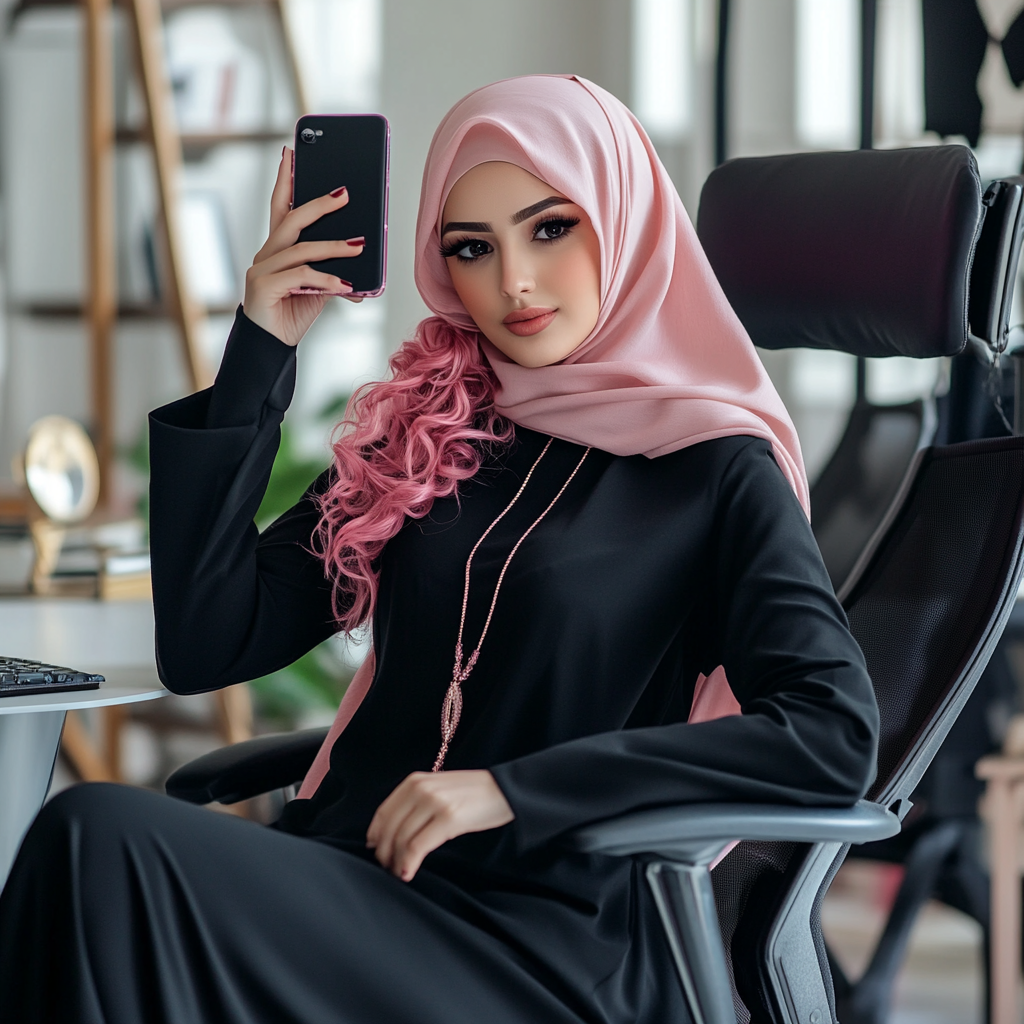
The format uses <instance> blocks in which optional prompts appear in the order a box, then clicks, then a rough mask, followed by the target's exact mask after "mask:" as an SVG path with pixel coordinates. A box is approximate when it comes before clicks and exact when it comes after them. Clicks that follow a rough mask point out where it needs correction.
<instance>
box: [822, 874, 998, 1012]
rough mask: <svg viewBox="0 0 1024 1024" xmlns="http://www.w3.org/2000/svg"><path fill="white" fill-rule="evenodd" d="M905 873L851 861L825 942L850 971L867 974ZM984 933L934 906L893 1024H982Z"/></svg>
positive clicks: (921, 922) (826, 923) (827, 919)
mask: <svg viewBox="0 0 1024 1024" xmlns="http://www.w3.org/2000/svg"><path fill="white" fill-rule="evenodd" d="M899 871H900V869H899V868H893V867H890V866H888V865H877V864H870V863H867V862H864V861H849V862H847V863H846V864H844V865H843V867H842V868H841V869H840V872H839V874H838V875H837V876H836V879H835V881H834V882H833V883H832V888H831V889H830V890H829V894H828V896H827V897H826V899H825V903H824V907H823V909H822V926H823V928H824V930H825V937H826V939H827V940H828V942H829V945H830V946H831V947H832V950H833V952H834V953H835V955H836V956H837V957H838V959H839V961H840V963H841V964H842V965H843V967H844V968H845V969H846V971H847V973H849V974H850V975H851V976H853V977H856V976H857V975H858V974H859V973H860V972H861V971H862V970H863V968H864V966H865V964H866V962H867V958H868V956H869V955H870V952H871V950H872V949H873V948H874V944H875V941H876V940H877V937H878V934H879V932H880V931H881V928H882V925H883V922H884V921H885V918H886V916H887V913H888V905H889V903H890V902H891V900H892V897H893V896H894V895H895V891H896V887H897V885H898V884H899V877H900V876H899ZM981 1000H982V959H981V931H980V929H979V928H978V926H977V925H976V924H975V922H974V921H972V920H971V919H970V918H968V917H965V916H964V915H962V914H960V913H958V912H957V911H955V910H950V909H949V908H947V907H945V906H942V905H941V904H938V903H930V904H929V905H928V906H927V907H926V908H925V911H924V912H923V913H922V915H921V916H920V918H919V919H918V921H917V924H916V926H915V928H914V933H913V936H912V938H911V945H910V952H909V955H908V957H907V961H906V963H905V965H904V968H903V971H902V972H901V974H900V977H899V980H898V982H897V985H896V998H895V1005H894V1007H893V1012H892V1015H891V1016H890V1018H889V1021H888V1024H981V1019H982V1018H981Z"/></svg>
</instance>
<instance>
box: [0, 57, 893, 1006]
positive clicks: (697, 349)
mask: <svg viewBox="0 0 1024 1024" xmlns="http://www.w3.org/2000/svg"><path fill="white" fill-rule="evenodd" d="M341 184H342V183H341V182H339V185H341ZM288 195H289V160H288V154H287V152H286V154H285V158H284V159H282V163H281V169H280V173H279V176H278V181H277V186H276V188H275V190H274V196H273V200H272V207H271V210H272V213H271V231H270V236H269V238H268V240H267V242H266V245H264V247H263V249H262V250H261V251H260V252H259V253H258V254H257V256H256V260H255V262H254V264H253V266H252V269H251V270H250V271H249V273H248V275H247V281H246V292H245V300H244V304H243V308H242V310H241V311H240V312H239V313H238V316H237V319H236V322H235V326H234V328H233V330H232V333H231V337H230V339H229V341H228V346H227V350H226V352H225V355H224V360H223V363H222V365H221V369H220V373H219V375H218V378H217V382H216V384H215V385H214V386H213V388H211V389H210V390H208V391H204V392H201V393H199V394H196V395H192V396H191V397H189V398H185V399H183V400H181V401H179V402H176V403H174V404H173V405H170V406H167V407H166V408H163V409H159V410H157V411H156V412H155V413H154V414H153V416H152V461H153V479H152V509H153V512H152V549H153V580H154V596H155V607H156V622H157V654H158V659H159V665H160V672H161V675H162V678H163V679H164V681H165V682H166V683H167V685H168V686H169V687H170V688H171V689H172V690H175V691H176V692H179V693H194V692H201V691H205V690H211V689H214V688H217V687H221V686H227V685H229V684H232V683H236V682H239V681H240V680H245V679H251V678H253V677H255V676H259V675H262V674H264V673H267V672H270V671H272V670H274V669H277V668H280V667H281V666H284V665H287V664H288V663H289V662H291V661H292V660H294V659H295V658H297V657H298V656H299V655H301V654H302V653H303V652H305V651H307V650H309V649H310V648H311V647H312V646H313V645H315V644H317V643H319V642H320V641H322V640H324V639H325V638H326V637H328V636H330V635H331V634H333V633H334V632H336V631H337V630H339V629H342V630H352V629H354V628H355V627H358V626H360V625H362V624H364V623H371V624H372V629H373V643H374V652H375V653H374V656H373V658H372V660H371V661H369V662H368V663H367V666H366V667H365V668H364V670H362V671H361V672H360V674H359V677H358V678H357V680H356V681H355V683H354V684H353V686H352V687H351V688H350V691H349V694H348V695H347V696H346V699H345V701H344V702H343V705H342V708H341V710H340V712H339V716H338V720H337V722H336V724H335V728H334V729H333V730H332V733H331V735H330V737H329V738H328V741H327V743H326V744H325V746H324V749H323V750H322V751H321V753H320V755H319V756H318V759H317V763H316V764H315V765H314V767H313V769H312V771H311V772H310V776H309V777H308V778H307V780H306V782H305V784H304V785H303V787H302V790H301V792H300V796H299V799H296V800H294V801H293V802H292V803H290V804H289V805H288V806H287V807H286V808H285V811H284V814H283V816H282V817H281V819H280V821H278V822H277V823H276V825H275V826H274V827H272V828H264V827H260V826H258V825H256V824H254V823H251V822H247V821H244V820H240V819H238V818H233V817H228V816H224V815H218V814H211V813H209V812H208V811H205V810H203V809H201V808H196V807H192V806H189V805H186V804H182V803H178V802H175V801H173V800H170V799H168V798H166V797H163V796H159V795H157V794H153V793H148V792H143V791H139V790H134V789H129V788H126V787H119V786H109V785H90V786H79V787H75V788H73V789H71V790H68V791H66V792H64V793H62V794H60V795H59V796H57V797H56V798H55V799H54V800H52V801H51V802H50V803H49V804H48V805H47V806H46V807H45V808H44V809H43V811H42V812H41V813H40V815H39V817H38V819H37V821H36V823H35V824H34V825H33V827H32V829H31V831H30V832H29V834H28V836H27V838H26V839H25V842H24V844H23V846H22V849H21V852H20V855H19V857H18V860H17V863H16V865H15V867H14V870H13V872H12V874H11V877H10V882H9V884H8V886H7V888H6V889H5V891H4V893H3V896H2V899H0V1006H2V1007H3V1012H4V1016H5V1019H9V1020H12V1021H15V1020H16V1021H19V1022H21V1024H29V1022H44V1021H46V1022H50V1021H61V1022H67V1024H73V1022H76V1024H77V1022H82V1024H86V1022H88V1024H93V1022H95V1024H100V1022H104V1024H139V1022H143V1021H145V1022H146V1024H149V1022H154V1024H155V1022H167V1024H257V1022H265V1024H271V1022H273V1024H279V1022H282V1021H289V1022H300V1024H326V1022H361V1024H362V1022H365V1024H371V1022H373V1024H434V1022H437V1024H453V1022H474V1024H476V1022H484V1021H486V1022H488V1024H522V1022H524V1021H530V1022H533V1024H541V1022H550V1024H555V1022H558V1024H570V1022H573V1024H578V1022H598V1021H600V1022H622V1024H626V1022H629V1024H655V1022H657V1024H665V1022H667V1021H680V1020H685V1019H686V1017H687V1013H686V1010H685V1008H684V1004H683V999H682V995H681V992H680V989H679V985H678V982H677V979H676V977H675V974H674V970H673V966H672V961H671V957H670V954H669V950H668V947H667V945H666V944H665V941H664V939H663V937H662V935H661V932H660V927H659V923H658V918H657V913H656V910H655V907H654V905H653V902H652V899H651V896H650V894H649V892H648V891H647V889H646V887H645V884H644V881H643V874H642V871H641V870H640V869H639V868H638V866H637V865H636V864H634V863H632V862H631V861H629V860H628V859H616V858H608V857H601V856H589V855H582V854H578V853H574V852H571V851H569V850H567V849H565V848H563V847H562V846H561V845H560V844H559V838H560V837H561V836H563V835H564V834H565V833H566V832H568V831H570V830H571V829H574V828H576V827H577V826H580V825H583V824H586V823H588V822H593V821H596V820H599V819H602V818H607V817H609V816H612V815H617V814H621V813H623V812H626V811H633V810H637V809H640V808H647V807H657V806H659V805H665V804H673V803H679V802H681V801H728V800H734V801H773V802H791V803H796V804H801V803H802V804H825V805H836V806H839V805H846V804H850V803H852V802H853V801H854V800H856V799H857V798H858V797H860V796H861V795H862V793H863V792H864V790H865V788H866V786H867V784H868V782H869V781H870V779H871V776H872V771H873V765H874V750H875V738H876V731H877V711H876V708H875V705H874V698H873V694H872V689H871V686H870V682H869V680H868V677H867V674H866V672H865V668H864V662H863V659H862V657H861V653H860V650H859V648H858V646H857V644H856V643H855V642H854V640H853V638H852V637H851V636H850V633H849V632H848V630H847V626H846V622H845V619H844V616H843V612H842V609H841V608H840V606H839V604H838V603H837V601H836V599H835V596H834V594H833V592H832V588H831V586H830V584H829V579H828V576H827V574H826V573H825V570H824V568H823V566H822V563H821V559H820V557H819V554H818V551H817V548H816V546H815V543H814V539H813V537H812V535H811V531H810V528H809V525H808V521H807V516H806V506H807V487H806V481H805V479H804V474H803V468H802V463H801V458H800V451H799V446H798V443H797V439H796V435H795V433H794V430H793V427H792V424H791V422H790V420H789V418H788V417H787V415H786V412H785V409H784V408H783V406H782V403H781V402H780V400H779V398H778V396H777V395H776V393H775V391H774V390H773V388H772V386H771V384H770V382H769V380H768V378H767V376H766V374H765V372H764V370H763V368H762V367H761V364H760V363H759V361H758V358H757V355H756V353H755V351H754V349H753V347H752V345H751V343H750V341H749V339H748V338H747V336H746V334H745V332H744V331H743V328H742V327H741V325H740V323H739V321H738V320H737V318H736V316H735V315H734V313H733V312H732V310H731V309H730V307H729V305H728V303H727V301H726V300H725V297H724V295H723V293H722V291H721V289H720V287H719V285H718V283H717V282H716V280H715V278H714V275H713V274H712V272H711V270H710V267H709V265H708V263H707V261H706V259H705V257H704V255H703V253H702V251H701V249H700V246H699V244H698V243H697V240H696V237H695V235H694V232H693V229H692V227H691V226H690V223H689V221H688V219H687V217H686V214H685V212H684V210H683V207H682V205H681V203H680V201H679V198H678V196H677V195H676V192H675V190H674V188H673V187H672V185H671V182H670V181H669V178H668V176H667V174H666V172H665V170H664V168H663V167H662V165H661V163H660V162H659V161H658V158H657V156H656V155H655V152H654V150H653V148H652V146H651V144H650V142H649V140H648V139H647V137H646V135H645V134H644V133H643V131H642V129H641V128H640V127H639V125H638V124H637V122H636V120H635V119H634V118H633V117H632V115H631V114H630V113H629V112H628V111H627V110H626V109H625V107H623V106H622V104H621V103H619V102H618V101H617V100H616V99H615V98H614V97H612V96H611V95H609V94H608V93H607V92H605V91H604V90H602V89H600V88H598V87H597V86H595V85H593V84H591V83H589V82H587V81H584V80H583V79H579V78H574V77H558V76H535V77H528V78H522V79H514V80H511V81H506V82H501V83H498V84H496V85H491V86H488V87H486V88H483V89H480V90H478V91H476V92H474V93H472V94H471V95H469V96H468V97H466V98H465V99H464V100H462V101H461V102H460V103H458V104H457V105H456V106H455V107H454V108H453V109H452V111H451V112H450V113H449V114H448V116H447V117H446V118H445V119H444V121H443V122H442V123H441V125H440V127H439V128H438V130H437V133H436V135H435V137H434V141H433V144H432V146H431V149H430V153H429V156H428V158H427V165H426V171H425V173H424V178H423V192H422V197H421V203H420V212H419V222H418V226H417V233H416V280H417V284H418V286H419V289H420V292H421V294H422V295H423V298H424V300H425V301H426V303H427V304H428V306H429V307H430V308H431V309H432V310H433V312H434V314H435V315H434V316H433V317H430V318H428V319H426V320H424V321H423V322H422V323H421V324H420V325H419V328H418V330H417V332H416V336H415V338H414V339H413V340H412V341H408V342H406V343H405V344H404V345H403V346H402V347H401V348H400V349H399V350H398V352H397V353H396V354H395V356H394V357H393V358H392V360H391V370H392V377H391V379H390V380H389V381H387V382H385V383H381V384H377V385H374V386H372V387H369V388H366V389H364V390H363V391H362V392H361V393H360V394H359V395H358V396H357V397H356V399H355V400H354V401H353V402H352V404H351V406H350V409H349V412H348V416H347V419H346V421H345V422H344V425H343V429H342V431H341V433H340V436H339V437H338V439H337V441H336V443H335V446H334V452H335V459H334V464H333V466H332V467H331V469H330V470H328V471H327V472H325V473H324V474H323V475H322V476H321V477H320V478H319V479H318V480H316V481H315V482H314V483H313V485H312V486H311V487H310V489H309V491H308V492H307V493H306V495H305V496H304V497H303V498H302V500H301V501H299V503H298V504H297V505H296V506H295V507H294V508H293V509H292V510H291V511H290V512H288V513H286V514H285V515H284V516H282V517H281V518H280V519H279V520H278V521H277V522H275V523H274V524H273V525H272V526H271V527H269V528H268V529H267V530H265V531H264V532H263V534H262V535H260V534H258V533H257V530H256V528H255V526H254V525H253V522H252V519H253V515H254V513H255V511H256V509H257V507H258V505H259V503H260V499H261V497H262V495H263V491H264V488H265V486H266V482H267V478H268V474H269V473H270V467H271V463H272V462H273V459H274V454H275V451H276V448H277V443H278V432H279V425H280V422H281V418H282V416H283V415H284V411H285V409H286V408H287V406H288V403H289V400H290V399H291V395H292V388H293V383H294V378H295V352H296V345H297V344H298V342H299V340H300V339H301V337H302V335H303V334H304V333H305V331H306V329H307V328H308V327H309V325H310V323H311V322H312V321H313V320H314V319H315V317H316V316H317V314H318V313H319V312H320V310H321V309H322V308H323V305H324V303H325V302H326V301H327V296H328V295H330V294H344V293H345V291H346V286H345V285H344V283H343V282H341V281H340V279H338V278H334V277H331V276H329V275H326V274H323V273H319V272H316V271H314V270H312V269H311V268H310V267H309V266H308V265H307V263H308V261H310V260H316V259H321V258H324V257H327V256H338V255H340V256H346V255H348V256H352V255H355V254H356V253H358V252H359V247H358V246H357V245H349V244H348V243H345V242H338V243H327V242H324V243H309V244H304V243H297V237H298V233H299V231H300V229H301V228H302V227H304V226H305V225H307V224H310V223H311V222H313V221H314V220H316V219H317V218H318V217H320V216H322V215H323V214H324V213H326V212H328V211H330V210H333V209H337V208H338V207H340V206H342V205H344V204H345V203H346V202H349V201H351V202H353V203H356V202H358V197H357V196H352V197H351V200H350V199H349V197H348V196H347V194H345V193H344V191H341V190H339V192H337V193H332V194H331V195H329V196H324V197H323V198H321V199H317V200H315V201H313V202H311V203H308V204H306V205H305V206H302V207H299V208H297V209H294V210H290V209H289V201H288ZM311 291H313V292H314V294H310V292H311ZM453 665H454V668H453ZM726 676H727V681H726ZM698 681H700V682H701V683H702V684H704V683H705V681H706V685H704V686H703V690H702V692H701V695H700V700H701V701H704V702H705V704H708V705H710V706H711V708H712V710H711V713H710V714H715V713H717V712H718V711H721V710H722V709H723V708H724V707H726V706H727V705H729V704H730V703H731V702H732V695H733V694H734V695H735V701H736V702H738V703H737V704H736V710H741V711H742V713H741V714H734V715H731V716H727V717H719V718H717V719H716V720H713V721H710V720H705V721H700V722H694V721H691V722H687V719H688V717H690V716H691V710H692V707H693V704H694V694H695V688H696V686H697V684H698ZM730 685H731V693H730V691H729V689H728V687H729V686H730ZM697 717H700V718H703V719H707V718H709V717H710V715H709V713H708V712H707V711H706V710H705V712H704V713H702V714H701V715H699V716H697Z"/></svg>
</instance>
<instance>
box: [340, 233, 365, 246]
mask: <svg viewBox="0 0 1024 1024" xmlns="http://www.w3.org/2000/svg"><path fill="white" fill-rule="evenodd" d="M345 244H346V245H366V236H365V235H360V236H359V237H358V238H346V239H345Z"/></svg>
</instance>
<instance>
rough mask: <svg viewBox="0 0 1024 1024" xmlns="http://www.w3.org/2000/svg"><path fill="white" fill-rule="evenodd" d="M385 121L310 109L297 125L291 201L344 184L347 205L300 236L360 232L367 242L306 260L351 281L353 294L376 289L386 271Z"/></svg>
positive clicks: (372, 292)
mask: <svg viewBox="0 0 1024 1024" xmlns="http://www.w3.org/2000/svg"><path fill="white" fill-rule="evenodd" d="M388 140H389V130H388V122H387V119H386V118H385V117H383V116H382V115H380V114H308V115H306V116H305V117H302V118H300V119H299V121H298V123H297V124H296V125H295V163H294V166H293V169H292V205H293V206H301V205H302V204H303V203H307V202H309V200H311V199H316V198H317V197H319V196H322V195H326V194H327V193H328V192H333V191H334V190H335V189H336V188H340V187H341V186H342V185H345V186H346V187H347V188H348V195H349V199H348V205H347V206H344V207H342V208H341V209H340V210H335V211H334V212H333V213H329V214H327V215H326V216H324V217H321V218H320V219H319V220H318V221H317V222H316V223H315V224H311V225H310V226H309V227H308V228H305V229H303V231H302V232H301V233H300V234H299V240H300V241H302V242H316V241H332V240H335V239H344V238H355V237H357V236H359V235H363V236H364V237H365V238H366V247H365V248H364V249H363V251H362V253H360V254H359V255H358V256H355V257H352V258H350V259H341V258H338V259H329V260H318V261H317V262H315V263H311V264H310V266H311V267H313V268H314V269H315V270H321V271H323V272H325V273H328V274H334V275H336V276H337V277H340V278H342V279H343V280H345V281H350V282H351V283H352V287H353V294H356V295H379V294H380V293H381V292H382V291H384V283H385V280H386V277H387V237H388V236H387V230H388V229H387V213H388V149H389V146H388Z"/></svg>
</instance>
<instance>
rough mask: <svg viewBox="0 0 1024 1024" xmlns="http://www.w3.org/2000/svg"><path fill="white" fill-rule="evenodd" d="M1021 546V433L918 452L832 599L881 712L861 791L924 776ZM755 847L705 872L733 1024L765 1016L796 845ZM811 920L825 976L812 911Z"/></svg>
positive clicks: (904, 788) (903, 785) (992, 624)
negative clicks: (729, 977) (766, 979)
mask: <svg viewBox="0 0 1024 1024" xmlns="http://www.w3.org/2000/svg"><path fill="white" fill-rule="evenodd" d="M1022 549H1024V438H1021V437H1008V438H998V439H995V440H988V441H973V442H968V443H965V444H958V445H950V446H948V447H943V448H927V449H923V450H922V451H921V452H919V453H918V456H917V458H916V460H915V463H914V466H913V467H912V470H911V472H910V473H909V474H908V476H907V481H906V484H905V486H904V488H903V490H902V492H901V493H900V495H899V496H898V497H897V500H896V501H895V502H894V504H893V508H892V510H891V511H890V514H889V515H888V516H886V518H885V520H884V522H883V523H882V525H881V526H880V527H879V529H878V531H877V533H876V535H875V538H874V539H873V540H872V542H871V544H870V545H869V547H868V550H867V551H866V552H865V554H864V555H863V556H862V557H861V559H860V560H859V561H858V563H857V565H856V566H855V567H854V570H853V572H852V573H851V577H850V580H849V582H848V583H847V584H846V586H845V587H844V588H843V592H842V593H841V594H840V597H841V598H842V599H843V606H844V608H845V609H846V611H847V615H848V616H849V619H850V628H851V630H852V632H853V635H854V636H855V637H856V638H857V641H858V643H859V644H860V645H861V649H862V650H863V651H864V656H865V659H866V661H867V664H868V671H869V673H870V674H871V678H872V681H873V683H874V685H875V694H876V697H877V699H878V703H879V710H880V713H881V721H882V730H881V735H880V739H879V749H878V772H877V777H876V780H875V783H874V785H873V786H872V788H871V791H870V792H869V794H868V796H869V798H870V799H874V800H877V801H879V802H881V803H883V804H886V805H890V804H892V803H893V802H895V801H896V800H899V799H906V798H907V797H909V795H910V793H911V791H912V790H913V788H914V786H915V785H916V783H917V781H918V780H919V779H920V777H921V775H922V774H923V773H924V770H925V769H926V768H927V766H928V763H929V761H930V760H931V758H932V757H933V756H934V754H935V752H936V750H937V749H938V747H939V746H940V744H941V742H942V740H943V738H944V737H945V735H946V733H947V732H948V731H949V728H950V726H951V725H952V723H953V721H954V720H955V719H956V716H957V714H958V713H959V711H960V709H961V708H962V707H963V705H964V703H966V701H967V698H968V697H969V696H970V693H971V690H972V689H973V687H974V685H975V683H976V682H977V680H978V677H979V676H980V675H981V672H982V670H983V669H984V667H985V663H986V662H987V661H988V658H989V656H990V655H991V653H992V650H993V648H994V647H995V644H996V641H997V640H998V639H999V635H1000V633H1001V632H1002V629H1003V627H1004V625H1005V623H1006V620H1007V618H1008V617H1009V614H1010V611H1011V610H1012V607H1013V603H1014V599H1015V597H1016V594H1017V587H1018V586H1019V584H1020V578H1021V572H1022V568H1024V560H1022ZM767 845H768V844H763V843H758V844H754V843H741V844H740V845H739V846H738V847H737V848H736V849H735V850H734V851H733V852H732V853H731V854H730V855H729V856H728V857H727V858H726V859H725V860H724V861H723V862H722V864H721V865H720V866H719V867H718V868H716V869H715V871H714V872H713V873H712V882H713V885H714V889H715V902H716V905H717V908H718V915H719V921H720V923H721V925H722V932H723V938H724V940H725V946H726V953H727V956H728V958H729V960H730V967H731V969H732V973H733V977H734V980H735V983H736V989H737V991H736V993H735V996H734V1000H735V1002H736V1004H737V1006H736V1008H737V1019H738V1020H739V1021H740V1024H745V1022H747V1021H750V1020H754V1021H761V1020H773V1019H774V1016H775V1014H774V1010H773V1008H772V1004H771V1000H770V999H769V997H768V994H767V993H766V991H765V988H764V984H763V972H762V971H761V958H762V957H763V955H764V945H765V942H764V940H765V937H766V934H767V930H768V929H769V928H770V927H771V926H772V923H773V920H774V909H775V908H776V907H777V906H778V905H779V903H780V902H781V900H782V898H783V896H784V895H785V892H786V891H787V889H788V886H789V884H790V881H791V879H792V878H793V876H794V874H795V867H796V866H797V865H798V864H799V862H800V861H801V860H802V858H803V856H804V853H805V851H806V850H807V847H804V846H794V845H792V844H781V843H780V844H772V845H773V846H774V852H769V850H768V849H766V846H767ZM828 881H831V876H829V878H828V879H827V880H826V884H825V885H823V886H822V890H821V892H819V894H818V903H817V904H816V906H819V907H820V902H821V898H822V897H823V896H824V891H825V889H827V882H828ZM810 924H811V929H812V932H813V933H814V938H815V944H816V946H817V947H818V952H819V961H820V962H821V965H822V973H823V976H824V977H825V979H826V981H827V982H828V981H830V975H829V973H828V969H827V964H826V959H825V947H824V942H823V940H822V937H821V926H820V919H819V918H818V916H817V915H815V919H814V920H812V921H811V922H810ZM833 1009H834V1007H833Z"/></svg>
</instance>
